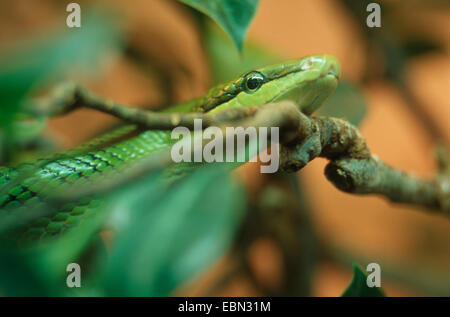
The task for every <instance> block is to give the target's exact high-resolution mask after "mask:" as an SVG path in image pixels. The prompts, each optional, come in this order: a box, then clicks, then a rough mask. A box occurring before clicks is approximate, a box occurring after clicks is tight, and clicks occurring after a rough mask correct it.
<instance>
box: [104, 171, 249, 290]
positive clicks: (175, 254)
mask: <svg viewBox="0 0 450 317" xmlns="http://www.w3.org/2000/svg"><path fill="white" fill-rule="evenodd" d="M227 171H228V169H227V168H225V167H224V166H223V165H214V166H213V165H208V166H206V167H202V168H199V169H198V170H196V171H195V172H194V173H193V174H192V175H190V176H189V177H188V178H187V179H184V180H182V181H181V182H180V183H178V184H176V185H175V186H174V187H173V188H170V189H169V190H167V191H166V192H163V193H161V191H159V193H155V192H154V191H153V193H151V192H150V193H149V192H147V193H146V194H145V191H141V192H142V194H143V195H141V197H136V196H134V198H132V197H131V196H128V198H127V202H125V204H122V207H121V209H122V211H123V213H124V214H128V215H130V214H131V215H132V217H131V218H129V219H125V220H123V221H122V223H124V224H125V228H124V230H122V232H119V233H118V235H117V241H118V242H117V245H116V246H115V249H114V250H113V253H112V254H111V260H110V265H109V267H108V269H107V273H106V276H105V285H106V292H107V294H108V295H112V296H167V295H169V294H170V293H171V291H173V289H174V288H175V287H177V286H179V285H180V284H181V283H183V282H184V281H186V280H187V279H189V278H191V277H192V276H193V275H194V274H196V273H198V272H200V271H201V270H202V269H204V268H205V267H207V266H208V265H210V264H212V262H213V261H214V260H215V259H216V258H217V257H218V256H220V255H221V254H223V252H225V251H226V250H227V249H228V248H229V246H230V244H231V241H232V239H233V236H234V233H235V231H236V229H237V227H238V225H239V223H240V220H241V212H242V204H243V190H242V188H240V187H238V186H236V184H235V183H233V182H232V181H231V179H230V177H229V176H228V175H227ZM144 184H145V183H144ZM157 185H158V186H157V187H158V188H161V187H163V186H162V185H161V183H157ZM148 186H149V187H152V188H153V185H151V184H148ZM144 187H145V185H144ZM147 188H148V187H147ZM126 205H128V206H130V207H131V209H127V208H126ZM136 209H137V210H136ZM119 218H120V217H119Z"/></svg>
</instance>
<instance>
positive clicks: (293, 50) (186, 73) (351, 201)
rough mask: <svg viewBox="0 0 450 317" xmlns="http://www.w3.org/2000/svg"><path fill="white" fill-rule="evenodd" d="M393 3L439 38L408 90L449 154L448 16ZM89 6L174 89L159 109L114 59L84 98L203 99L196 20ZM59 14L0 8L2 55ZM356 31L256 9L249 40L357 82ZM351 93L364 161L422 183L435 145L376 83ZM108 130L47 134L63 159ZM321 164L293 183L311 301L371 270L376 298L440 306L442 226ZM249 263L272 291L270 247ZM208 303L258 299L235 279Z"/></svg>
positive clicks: (292, 7) (324, 8)
mask: <svg viewBox="0 0 450 317" xmlns="http://www.w3.org/2000/svg"><path fill="white" fill-rule="evenodd" d="M400 2H401V1H389V3H391V4H393V5H394V6H398V7H399V9H400V8H401V10H400V11H401V12H402V15H401V17H402V18H403V19H404V20H405V21H411V20H414V25H416V26H417V27H419V26H420V28H421V29H422V31H423V32H427V31H428V32H429V33H430V34H432V35H433V36H434V37H436V38H438V40H439V41H440V42H441V43H443V45H444V47H445V51H444V52H439V53H431V54H426V55H423V56H421V57H418V58H416V59H414V60H412V61H411V63H410V64H409V65H408V73H407V82H408V84H409V85H410V87H411V88H412V90H413V92H414V95H415V97H416V98H417V99H418V100H419V101H420V102H421V104H422V105H423V106H424V108H423V111H425V112H426V113H427V114H428V115H429V116H430V117H431V118H432V119H433V122H434V124H435V125H436V127H437V128H438V129H439V130H440V131H441V133H442V134H443V135H444V136H445V140H446V141H447V145H450V143H449V142H448V141H449V140H450V125H449V124H448V120H449V118H450V98H448V94H447V92H448V88H449V83H450V58H449V53H450V14H449V12H448V11H447V12H445V11H444V10H437V9H434V10H433V9H429V10H422V9H421V10H418V9H417V8H415V6H414V5H411V6H405V5H404V2H403V4H401V3H400ZM83 3H87V1H86V2H83V1H80V4H81V5H82V7H83ZM89 3H92V1H91V2H89ZM95 3H98V4H102V5H104V6H108V7H109V8H111V9H113V10H114V11H116V12H118V13H119V14H120V16H121V23H123V25H124V27H125V29H126V39H127V41H128V42H129V45H131V46H133V47H134V48H135V49H137V50H138V51H139V52H140V53H141V54H142V55H143V56H145V57H146V58H147V59H148V60H152V61H157V64H158V65H161V67H163V68H164V69H165V70H166V71H167V76H168V77H169V79H170V80H171V82H175V83H176V84H175V85H174V87H173V96H174V100H167V97H166V96H165V95H164V94H163V93H162V92H161V89H160V87H162V86H163V85H164V80H162V79H161V78H158V76H157V70H155V69H153V68H152V67H149V68H144V67H141V66H139V65H137V64H136V63H134V62H133V61H131V60H130V59H129V58H127V57H123V56H119V57H118V58H117V59H115V60H114V61H113V62H112V63H111V64H110V65H109V66H108V67H107V68H105V71H104V72H103V73H101V74H100V75H98V76H97V77H96V78H95V79H89V80H86V79H80V80H81V81H82V83H83V84H84V85H85V86H87V87H88V88H90V89H92V90H93V91H94V92H96V93H98V94H100V95H102V96H105V97H108V98H110V99H114V100H116V101H118V102H121V103H126V104H130V105H138V106H147V105H154V106H156V105H158V104H163V103H167V102H172V101H180V100H185V99H189V98H193V97H196V96H199V95H201V94H203V93H204V92H205V91H206V90H207V89H208V88H209V86H210V85H211V75H210V73H209V68H208V63H207V57H206V55H205V52H204V49H203V47H202V40H201V37H200V35H199V33H198V30H197V25H196V21H195V18H194V16H193V15H192V13H191V11H190V10H189V9H188V8H187V7H185V6H183V5H181V4H179V3H177V2H175V1H167V0H151V1H149V0H133V1H132V2H130V1H124V0H114V1H112V0H108V1H106V0H104V1H95ZM381 3H382V2H381ZM66 5H67V4H66V3H65V2H64V1H62V2H55V1H41V0H39V1H37V0H32V1H30V0H26V1H24V0H19V1H14V2H10V3H9V4H8V5H6V3H5V2H3V3H2V4H0V9H1V10H0V21H1V22H0V23H1V26H2V27H1V28H0V39H1V41H0V43H3V44H2V45H1V47H0V48H1V49H5V48H7V47H8V43H11V42H12V41H13V40H16V39H20V38H25V37H29V36H33V35H38V34H45V32H48V30H55V29H58V28H61V27H64V26H65V17H66V13H65V6H66ZM400 6H401V7H400ZM365 27H366V26H365V25H360V24H359V22H358V21H356V20H355V19H354V18H353V17H352V15H351V14H350V13H349V12H347V11H346V9H345V8H344V7H343V6H342V5H341V4H340V2H338V1H334V0H315V1H308V0H283V1H273V0H272V1H270V0H261V1H260V6H259V9H258V11H257V13H256V16H255V19H254V20H253V22H252V24H251V26H250V30H249V33H248V40H249V41H254V42H257V43H259V44H261V45H263V46H264V47H268V48H270V49H271V50H272V51H275V52H277V53H278V54H280V55H281V56H285V57H286V58H297V57H301V56H303V55H309V54H315V53H327V54H333V55H335V56H336V57H337V58H338V60H339V61H340V63H341V69H342V73H343V79H344V80H349V81H352V82H361V81H362V79H363V78H362V77H363V74H364V71H365V69H367V68H370V64H371V63H372V62H373V61H372V60H370V59H368V58H367V56H368V54H367V50H369V49H370V48H369V45H368V43H367V40H366V38H365V37H364V33H363V32H362V29H363V28H365ZM372 67H373V66H372ZM180 69H182V71H180ZM362 88H363V91H364V95H365V98H366V101H367V107H368V110H367V115H366V117H365V119H364V121H363V122H362V124H361V126H360V130H361V132H362V134H363V135H364V137H365V138H366V140H367V143H368V145H369V147H370V149H371V150H372V152H373V153H375V154H376V155H378V156H379V157H380V159H382V160H383V161H385V162H386V163H388V164H390V165H392V166H393V167H397V168H401V169H404V170H406V171H410V172H414V173H416V174H418V175H420V176H424V177H431V176H432V175H433V173H434V171H435V168H436V164H435V161H434V152H433V151H434V141H433V140H432V139H431V137H430V136H429V134H427V132H426V131H425V129H424V127H423V125H422V124H421V122H420V118H418V117H417V116H415V115H414V113H413V112H411V110H410V109H409V108H408V105H407V102H406V101H405V100H404V98H403V97H402V95H401V94H400V93H399V91H398V90H397V88H396V87H395V86H394V85H393V84H392V83H391V82H389V81H387V80H384V79H383V78H381V77H380V79H379V80H377V81H371V82H369V83H366V84H364V86H362ZM115 122H117V121H116V120H115V119H113V118H111V117H109V116H107V115H104V114H99V113H95V112H93V111H90V110H80V111H77V112H75V113H73V114H70V115H67V116H65V117H63V118H57V119H52V121H51V122H50V125H49V128H48V133H50V134H51V135H52V136H54V137H56V138H58V139H59V140H60V142H61V144H62V146H63V147H64V148H70V147H72V146H74V145H76V144H79V143H81V142H82V141H85V140H87V139H89V138H90V137H91V136H93V135H95V134H96V133H98V132H100V131H103V130H104V129H105V127H107V126H111V125H112V124H113V123H115ZM325 164H326V161H325V160H324V159H316V160H314V161H313V162H311V163H310V164H309V165H308V166H307V167H305V168H304V169H303V170H301V171H300V172H299V173H298V175H299V177H301V179H302V184H303V189H304V190H305V194H306V196H307V197H308V200H309V202H310V203H311V210H312V219H313V223H314V226H315V228H316V230H317V232H318V237H319V240H320V245H321V246H322V245H323V246H324V247H325V248H326V249H327V253H329V254H331V255H332V256H330V257H327V258H325V259H321V261H320V262H319V266H318V267H317V268H316V272H315V275H314V278H313V289H312V295H313V296H339V295H340V294H341V293H342V292H343V290H344V289H345V287H346V286H347V285H348V284H349V282H350V280H351V277H352V269H351V265H350V262H352V261H353V262H357V263H361V264H363V265H364V264H367V263H370V262H376V263H379V264H380V265H381V268H382V286H383V288H384V289H385V291H386V293H387V295H388V296H416V295H450V252H449V251H450V221H449V220H448V219H445V218H442V217H440V216H436V215H430V214H427V213H424V212H421V211H420V210H416V209H415V208H413V207H411V206H406V205H395V204H392V203H389V202H388V201H387V200H386V199H384V198H382V197H376V196H355V195H349V194H346V193H343V192H340V191H338V190H337V189H335V188H334V187H333V186H332V185H331V184H330V183H329V182H328V181H327V180H326V179H325V177H324V175H323V169H324V167H325ZM254 172H255V169H254V168H252V167H251V166H248V167H246V168H244V169H242V170H240V171H239V175H241V176H242V177H243V178H244V179H245V180H246V183H247V184H248V186H250V187H252V186H253V187H257V186H258V182H259V181H260V179H259V175H257V173H254ZM299 252H301V250H299ZM229 256H230V255H225V256H224V257H223V258H222V259H220V260H219V261H218V263H217V264H216V265H214V267H213V268H211V270H209V271H208V272H206V273H204V274H203V275H202V276H198V277H196V278H194V279H193V280H192V281H190V282H189V283H188V284H187V285H185V286H183V287H182V288H181V289H180V290H179V291H178V292H177V294H181V295H204V291H205V290H206V289H208V288H209V287H210V286H211V285H212V284H214V282H215V281H216V280H217V279H219V278H220V276H221V275H222V274H223V272H224V271H225V270H226V267H227V265H228V264H229V263H230V259H229ZM249 257H251V261H250V262H251V263H253V266H254V270H255V271H256V273H257V275H258V276H259V278H261V279H262V280H264V281H266V282H267V284H271V283H272V284H276V283H277V281H278V280H279V279H280V276H282V274H283V272H280V267H281V265H280V261H282V260H281V258H280V251H279V250H278V249H277V246H276V244H274V242H273V241H271V240H270V239H262V240H260V241H257V242H256V243H255V244H254V245H253V246H252V248H250V250H249ZM215 295H224V296H254V295H262V294H260V292H259V291H258V289H256V288H255V287H254V286H253V285H252V284H251V282H250V281H249V279H248V278H247V277H246V276H236V277H235V278H233V279H231V280H230V282H229V283H228V284H227V285H226V286H225V287H224V288H222V289H221V290H220V291H219V292H218V293H216V294H215Z"/></svg>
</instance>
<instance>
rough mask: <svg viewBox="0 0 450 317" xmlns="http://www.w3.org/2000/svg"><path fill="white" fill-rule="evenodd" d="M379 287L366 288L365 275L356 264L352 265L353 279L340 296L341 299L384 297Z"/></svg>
mask: <svg viewBox="0 0 450 317" xmlns="http://www.w3.org/2000/svg"><path fill="white" fill-rule="evenodd" d="M384 296H385V295H384V292H383V290H382V289H381V288H379V287H368V286H367V275H366V273H364V272H363V271H362V270H361V269H360V268H359V267H358V266H357V265H356V264H353V279H352V281H351V282H350V285H349V286H348V287H347V289H346V290H345V291H344V293H343V294H342V297H384Z"/></svg>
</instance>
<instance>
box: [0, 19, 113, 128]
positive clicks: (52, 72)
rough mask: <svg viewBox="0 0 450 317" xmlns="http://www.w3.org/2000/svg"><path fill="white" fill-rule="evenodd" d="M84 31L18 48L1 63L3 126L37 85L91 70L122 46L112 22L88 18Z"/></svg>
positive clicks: (34, 41) (74, 31) (9, 120)
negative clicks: (113, 50) (72, 72)
mask: <svg viewBox="0 0 450 317" xmlns="http://www.w3.org/2000/svg"><path fill="white" fill-rule="evenodd" d="M85 20H86V22H85V23H84V25H83V27H81V28H73V29H70V30H67V31H65V32H63V33H60V34H53V35H50V36H47V37H46V38H45V39H34V40H33V41H32V42H29V43H27V44H22V45H20V47H19V46H18V47H16V48H15V49H14V51H12V52H10V53H8V54H6V55H4V56H3V57H2V59H1V60H0V126H7V125H8V124H9V123H10V122H11V120H12V119H13V118H14V116H15V115H16V113H18V112H19V111H20V106H21V102H22V99H23V98H24V97H25V96H26V95H27V93H29V92H30V91H31V89H32V88H36V86H37V85H38V84H42V83H43V82H48V81H49V80H52V79H53V80H54V79H56V78H60V77H61V76H63V75H67V73H68V72H69V71H76V70H78V69H84V70H87V69H91V68H93V67H94V66H96V65H98V62H100V61H101V58H102V57H103V56H104V53H108V52H110V51H111V50H112V49H114V48H116V47H117V46H118V44H119V38H120V36H119V35H120V34H119V31H118V29H117V27H115V25H114V23H112V20H111V19H110V18H108V17H107V16H106V15H104V14H103V15H100V14H98V13H96V14H91V15H90V16H89V15H87V16H86V19H85Z"/></svg>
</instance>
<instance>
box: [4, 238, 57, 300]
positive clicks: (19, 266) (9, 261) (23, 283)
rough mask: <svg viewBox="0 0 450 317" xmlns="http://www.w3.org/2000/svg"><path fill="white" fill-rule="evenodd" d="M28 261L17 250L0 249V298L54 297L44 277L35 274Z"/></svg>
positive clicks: (27, 258) (54, 293)
mask: <svg viewBox="0 0 450 317" xmlns="http://www.w3.org/2000/svg"><path fill="white" fill-rule="evenodd" d="M0 242H3V241H0ZM29 260H30V258H29V257H27V256H24V255H23V254H20V253H19V252H17V250H10V249H6V248H1V249H0V296H2V297H6V296H52V295H53V296H55V295H56V292H54V291H53V290H52V289H51V288H50V287H49V284H47V283H46V281H45V277H43V276H39V275H38V274H37V272H36V270H35V268H34V267H32V266H31V265H30V262H29Z"/></svg>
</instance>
